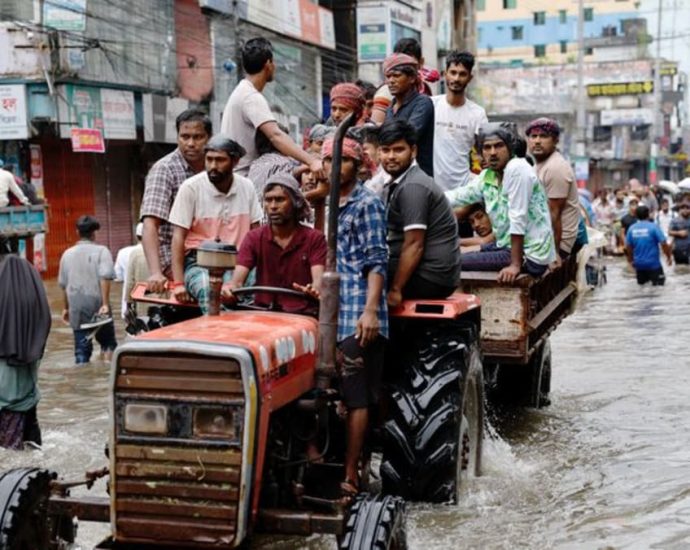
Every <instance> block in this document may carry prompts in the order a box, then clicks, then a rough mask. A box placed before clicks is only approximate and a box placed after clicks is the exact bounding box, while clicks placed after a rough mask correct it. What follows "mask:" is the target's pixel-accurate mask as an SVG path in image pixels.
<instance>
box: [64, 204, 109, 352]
mask: <svg viewBox="0 0 690 550" xmlns="http://www.w3.org/2000/svg"><path fill="white" fill-rule="evenodd" d="M100 227H101V225H100V224H99V223H98V220H96V219H95V218H93V217H92V216H81V217H80V218H79V219H78V220H77V232H78V234H79V241H77V244H75V245H74V246H72V247H71V248H68V249H67V250H65V252H64V254H63V255H62V257H61V258H60V271H59V275H58V284H59V285H60V288H62V295H63V298H64V304H65V307H64V309H63V310H62V319H63V321H64V322H65V323H69V324H70V326H71V327H72V331H73V332H74V356H75V362H76V364H77V365H84V364H85V363H88V362H89V361H90V360H91V353H92V352H93V344H92V342H91V338H89V333H90V332H91V329H82V328H81V325H82V324H85V323H89V322H90V321H92V320H93V317H94V316H96V315H102V316H109V315H111V311H110V281H111V280H112V279H113V278H114V277H115V270H114V269H113V257H112V256H111V254H110V251H109V250H108V249H107V248H106V247H105V246H103V245H100V244H96V243H95V242H94V241H95V239H96V231H98V230H99V229H100ZM96 340H97V341H98V343H99V344H100V345H101V357H102V358H103V359H105V360H106V361H109V360H110V358H111V357H112V354H113V350H114V349H115V348H116V347H117V341H116V340H115V328H114V325H113V323H108V324H106V325H104V326H103V327H101V328H100V330H98V332H97V333H96Z"/></svg>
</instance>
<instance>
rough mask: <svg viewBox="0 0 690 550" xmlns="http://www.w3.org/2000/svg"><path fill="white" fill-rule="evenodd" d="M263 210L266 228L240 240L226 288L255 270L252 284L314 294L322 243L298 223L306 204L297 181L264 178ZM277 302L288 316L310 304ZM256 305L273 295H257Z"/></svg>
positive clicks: (305, 212) (279, 299)
mask: <svg viewBox="0 0 690 550" xmlns="http://www.w3.org/2000/svg"><path fill="white" fill-rule="evenodd" d="M263 207H264V212H265V214H266V217H267V218H268V224H266V225H262V226H260V227H257V228H256V229H252V230H251V231H250V232H249V233H247V235H246V236H245V238H244V240H243V241H242V246H241V247H240V250H239V254H238V256H237V267H236V268H235V272H234V274H233V276H232V280H231V281H230V283H229V285H228V287H229V289H230V290H234V289H236V288H239V287H241V286H242V285H244V283H245V281H246V280H247V276H248V275H249V272H250V271H251V270H252V269H254V268H256V284H257V285H259V286H273V287H279V288H290V289H291V288H293V287H294V286H297V287H298V288H302V287H312V288H314V289H316V290H317V291H318V289H319V288H320V286H321V276H322V275H323V270H324V266H325V265H326V251H327V248H326V239H325V238H324V236H323V233H321V232H320V231H317V230H316V229H312V228H310V227H307V226H305V225H302V224H301V223H300V222H302V221H305V220H307V219H309V205H308V204H307V201H306V199H305V198H304V195H303V194H302V191H300V188H299V184H298V183H297V180H296V179H295V178H294V177H292V176H291V175H290V174H285V173H278V174H273V175H271V176H269V178H268V180H267V182H266V186H265V187H264V189H263ZM275 299H276V303H277V304H278V305H279V306H281V307H282V309H283V311H288V312H298V313H299V312H309V311H314V309H315V308H313V307H310V305H312V304H310V303H309V302H307V301H305V300H301V299H299V298H292V297H290V296H277V297H276V298H275ZM254 300H255V302H256V303H257V304H264V305H269V304H271V302H272V300H273V296H271V295H266V294H262V293H257V294H256V295H255V297H254Z"/></svg>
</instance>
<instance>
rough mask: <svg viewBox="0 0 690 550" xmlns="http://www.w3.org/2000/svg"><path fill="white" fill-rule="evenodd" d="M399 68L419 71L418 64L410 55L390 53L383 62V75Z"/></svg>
mask: <svg viewBox="0 0 690 550" xmlns="http://www.w3.org/2000/svg"><path fill="white" fill-rule="evenodd" d="M400 67H412V68H413V69H414V70H415V71H417V70H418V69H419V63H418V62H417V60H416V59H415V58H414V57H412V56H411V55H407V54H405V53H392V54H390V55H389V56H388V57H386V59H385V60H384V61H383V75H384V76H386V75H387V74H388V73H389V72H391V71H393V70H395V69H399V68H400Z"/></svg>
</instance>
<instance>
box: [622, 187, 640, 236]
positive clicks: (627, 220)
mask: <svg viewBox="0 0 690 550" xmlns="http://www.w3.org/2000/svg"><path fill="white" fill-rule="evenodd" d="M639 204H640V200H639V199H638V198H637V197H630V202H628V213H627V214H626V215H625V216H623V217H622V218H621V233H620V242H622V243H624V242H625V235H626V234H627V233H628V228H629V227H630V226H631V225H632V224H634V223H635V222H637V216H635V210H637V207H638V206H639Z"/></svg>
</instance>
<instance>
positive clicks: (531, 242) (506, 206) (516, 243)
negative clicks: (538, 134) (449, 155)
mask: <svg viewBox="0 0 690 550" xmlns="http://www.w3.org/2000/svg"><path fill="white" fill-rule="evenodd" d="M518 139H519V138H518V136H517V134H516V133H515V130H514V128H513V126H512V125H511V124H509V123H506V122H490V123H487V124H483V125H482V126H480V128H479V132H478V134H477V148H478V150H479V151H480V152H481V153H482V155H483V157H484V161H485V162H486V163H487V164H488V168H486V169H484V170H483V171H482V172H481V174H479V177H478V178H476V179H475V180H473V181H471V182H470V183H469V184H468V185H466V186H465V187H459V188H457V189H454V190H452V191H448V192H447V193H446V196H447V197H448V199H449V200H450V202H451V205H452V207H453V208H455V209H456V215H457V216H458V217H460V218H464V217H466V215H467V213H468V212H469V210H470V207H471V205H473V204H474V203H478V202H479V203H483V204H484V208H485V209H486V213H487V214H488V215H489V217H490V218H491V224H492V226H493V229H494V234H495V235H496V243H495V244H487V245H482V249H481V251H480V252H471V253H469V254H464V255H463V258H462V268H463V269H464V270H466V271H499V274H498V278H497V280H498V282H500V283H507V284H510V283H513V281H515V279H516V277H517V276H518V275H519V273H520V272H521V271H522V270H524V271H526V272H527V273H529V274H530V275H532V276H535V277H539V276H541V275H543V274H544V272H545V271H546V269H547V268H548V266H549V264H550V263H551V262H553V261H555V260H556V248H555V244H554V240H553V231H552V229H551V216H550V213H549V206H548V202H547V198H546V193H545V191H544V187H543V186H542V184H541V182H540V181H539V179H538V178H537V175H536V173H535V172H534V170H533V169H532V167H531V166H530V165H529V163H528V162H527V161H526V160H525V159H524V158H519V157H517V156H515V152H516V147H517V146H518ZM523 143H524V142H523Z"/></svg>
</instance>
